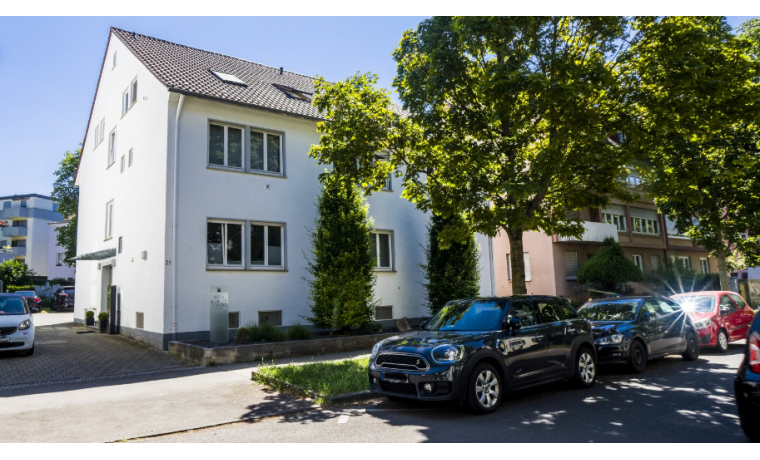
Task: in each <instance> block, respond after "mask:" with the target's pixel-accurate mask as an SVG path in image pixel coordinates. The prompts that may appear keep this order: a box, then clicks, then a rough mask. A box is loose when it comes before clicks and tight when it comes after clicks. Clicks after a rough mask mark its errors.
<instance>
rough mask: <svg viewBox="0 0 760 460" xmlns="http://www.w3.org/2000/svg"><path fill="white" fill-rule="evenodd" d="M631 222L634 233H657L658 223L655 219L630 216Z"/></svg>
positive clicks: (658, 232)
mask: <svg viewBox="0 0 760 460" xmlns="http://www.w3.org/2000/svg"><path fill="white" fill-rule="evenodd" d="M631 224H632V227H633V231H634V233H644V234H647V235H659V234H660V223H659V222H658V221H657V220H656V219H646V218H643V217H631Z"/></svg>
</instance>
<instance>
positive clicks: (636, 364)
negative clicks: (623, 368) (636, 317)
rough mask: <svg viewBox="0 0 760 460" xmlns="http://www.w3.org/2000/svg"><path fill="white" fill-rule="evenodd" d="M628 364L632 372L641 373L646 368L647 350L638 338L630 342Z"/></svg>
mask: <svg viewBox="0 0 760 460" xmlns="http://www.w3.org/2000/svg"><path fill="white" fill-rule="evenodd" d="M628 366H629V367H630V368H631V371H633V373H634V374H641V373H642V372H644V369H646V368H647V350H646V348H644V345H643V344H642V343H641V341H639V340H634V341H633V342H631V349H630V350H628Z"/></svg>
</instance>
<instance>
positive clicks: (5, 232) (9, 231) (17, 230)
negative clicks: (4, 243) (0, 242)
mask: <svg viewBox="0 0 760 460" xmlns="http://www.w3.org/2000/svg"><path fill="white" fill-rule="evenodd" d="M28 231H29V229H27V228H26V227H3V228H0V236H10V237H13V236H27V232H28Z"/></svg>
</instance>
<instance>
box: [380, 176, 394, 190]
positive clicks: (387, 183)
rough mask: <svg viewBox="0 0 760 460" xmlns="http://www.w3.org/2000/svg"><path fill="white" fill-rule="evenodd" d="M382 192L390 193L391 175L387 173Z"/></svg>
mask: <svg viewBox="0 0 760 460" xmlns="http://www.w3.org/2000/svg"><path fill="white" fill-rule="evenodd" d="M382 190H387V191H389V192H390V191H391V190H392V189H391V173H388V177H387V178H386V179H385V183H384V184H383V188H382Z"/></svg>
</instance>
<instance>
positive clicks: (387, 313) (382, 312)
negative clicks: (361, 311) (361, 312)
mask: <svg viewBox="0 0 760 460" xmlns="http://www.w3.org/2000/svg"><path fill="white" fill-rule="evenodd" d="M383 319H393V306H392V305H385V306H378V307H375V321H379V320H383Z"/></svg>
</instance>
